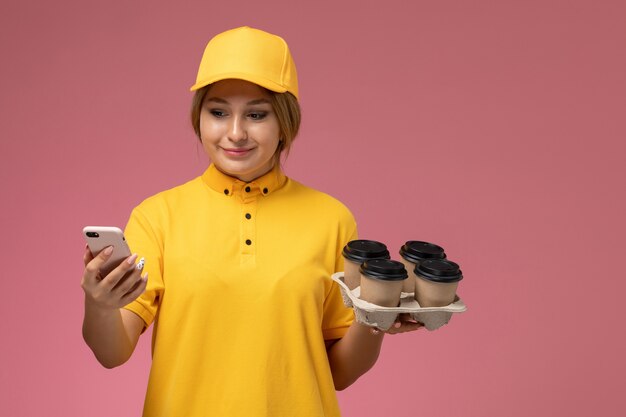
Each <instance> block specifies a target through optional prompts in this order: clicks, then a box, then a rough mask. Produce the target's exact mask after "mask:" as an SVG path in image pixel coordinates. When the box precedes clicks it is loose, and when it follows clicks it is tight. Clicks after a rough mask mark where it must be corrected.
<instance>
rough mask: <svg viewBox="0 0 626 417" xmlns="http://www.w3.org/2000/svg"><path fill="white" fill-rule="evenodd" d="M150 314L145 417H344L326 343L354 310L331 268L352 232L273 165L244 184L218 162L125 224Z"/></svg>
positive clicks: (346, 216)
mask: <svg viewBox="0 0 626 417" xmlns="http://www.w3.org/2000/svg"><path fill="white" fill-rule="evenodd" d="M126 237H127V239H128V241H129V244H130V247H131V248H132V250H133V251H134V252H136V253H138V254H139V256H144V257H145V258H146V271H147V272H148V273H149V278H148V288H147V290H146V292H145V293H144V294H143V295H142V296H141V297H140V298H139V299H137V300H136V301H134V302H132V303H131V304H129V305H128V306H126V307H125V308H127V309H128V310H131V311H133V312H135V313H136V314H138V315H139V316H140V317H141V318H142V319H143V320H144V321H145V323H146V326H149V325H150V324H151V323H152V322H153V321H154V330H153V340H152V356H153V362H152V369H151V372H150V380H149V383H148V392H147V395H146V402H145V406H144V416H145V417H156V416H163V417H173V416H185V417H194V416H203V417H205V416H216V417H236V416H241V417H270V416H271V417H282V416H284V417H320V416H339V408H338V405H337V398H336V395H335V389H334V385H333V380H332V376H331V373H330V367H329V364H328V357H327V354H326V349H325V345H324V340H329V339H337V338H341V337H342V336H343V335H344V334H345V332H346V331H347V329H348V327H349V326H350V324H351V323H352V320H353V313H352V311H351V310H350V309H347V308H345V307H344V306H343V302H342V300H341V295H340V292H339V289H338V287H337V285H336V284H335V283H334V282H333V281H332V280H331V278H330V276H331V274H332V273H333V272H336V271H341V270H343V258H342V256H341V250H342V248H343V246H344V245H345V244H346V243H347V242H348V241H349V240H352V239H355V238H356V223H355V221H354V218H353V216H352V214H351V213H350V212H349V211H348V209H347V208H346V207H345V206H344V205H343V204H341V203H340V202H339V201H337V200H335V199H333V198H332V197H330V196H328V195H326V194H324V193H321V192H319V191H316V190H313V189H311V188H308V187H305V186H304V185H302V184H300V183H298V182H296V181H294V180H292V179H289V178H287V177H286V176H284V174H283V173H282V172H281V170H280V168H278V167H276V168H274V169H273V170H272V171H271V172H269V173H268V174H266V175H264V176H263V177H261V178H259V179H257V180H255V181H253V182H251V183H244V182H242V181H239V180H237V179H235V178H232V177H229V176H226V175H224V174H222V173H221V172H220V171H218V170H217V169H216V168H215V167H214V166H213V165H211V166H210V167H209V168H208V169H207V171H206V172H205V173H204V174H203V175H202V176H201V177H198V178H196V179H194V180H192V181H189V182H188V183H186V184H183V185H181V186H179V187H175V188H173V189H171V190H167V191H164V192H162V193H159V194H157V195H155V196H153V197H151V198H148V199H147V200H145V201H144V202H142V203H141V204H140V205H139V206H138V207H136V208H135V209H134V210H133V212H132V214H131V217H130V220H129V223H128V225H127V228H126Z"/></svg>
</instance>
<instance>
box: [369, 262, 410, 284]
mask: <svg viewBox="0 0 626 417" xmlns="http://www.w3.org/2000/svg"><path fill="white" fill-rule="evenodd" d="M360 271H361V273H362V274H363V275H367V276H368V277H372V278H376V279H380V280H383V281H402V280H403V279H406V278H407V277H408V276H409V274H407V272H406V268H405V267H404V264H403V263H402V262H398V261H392V260H390V259H370V260H369V261H365V262H363V265H361V268H360Z"/></svg>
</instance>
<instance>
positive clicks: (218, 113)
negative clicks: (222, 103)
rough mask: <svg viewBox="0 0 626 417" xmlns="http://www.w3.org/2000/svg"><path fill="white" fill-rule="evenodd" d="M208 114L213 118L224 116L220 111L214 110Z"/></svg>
mask: <svg viewBox="0 0 626 417" xmlns="http://www.w3.org/2000/svg"><path fill="white" fill-rule="evenodd" d="M209 112H210V113H211V114H212V115H213V116H215V117H224V115H225V114H226V113H224V112H223V111H221V110H215V109H213V110H209Z"/></svg>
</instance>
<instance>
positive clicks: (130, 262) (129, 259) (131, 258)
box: [126, 253, 137, 265]
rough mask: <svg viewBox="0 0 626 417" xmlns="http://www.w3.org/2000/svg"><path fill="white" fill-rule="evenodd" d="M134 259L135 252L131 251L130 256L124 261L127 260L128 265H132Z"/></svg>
mask: <svg viewBox="0 0 626 417" xmlns="http://www.w3.org/2000/svg"><path fill="white" fill-rule="evenodd" d="M136 259H137V254H136V253H133V255H132V256H131V257H130V258H128V259H127V260H126V262H128V265H133V264H134V263H135V260H136Z"/></svg>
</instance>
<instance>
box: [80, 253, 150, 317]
mask: <svg viewBox="0 0 626 417" xmlns="http://www.w3.org/2000/svg"><path fill="white" fill-rule="evenodd" d="M112 252H113V247H112V246H109V247H108V248H105V249H104V250H102V251H101V252H100V253H99V254H98V255H97V256H95V257H94V256H93V255H92V254H91V252H90V251H89V248H88V247H85V253H84V255H83V262H84V263H85V270H84V273H83V279H82V281H81V286H82V288H83V291H85V302H86V303H87V304H89V305H90V306H91V307H93V308H97V309H99V310H116V309H119V308H121V307H123V306H125V305H126V304H128V303H130V302H131V301H133V300H135V299H136V298H137V297H139V296H140V295H141V294H142V293H143V292H144V291H145V289H146V285H147V283H148V274H147V273H146V274H145V275H144V276H143V277H142V276H141V270H140V269H137V268H136V267H135V260H136V259H137V255H136V254H135V255H131V256H129V257H128V258H126V259H125V260H123V261H122V262H121V263H120V264H119V265H118V266H117V267H116V268H115V269H113V270H112V271H111V272H110V273H109V274H108V275H107V276H105V277H102V276H101V274H100V267H101V266H102V265H103V264H104V263H105V261H106V260H107V259H108V258H109V257H110V256H111V253H112Z"/></svg>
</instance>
